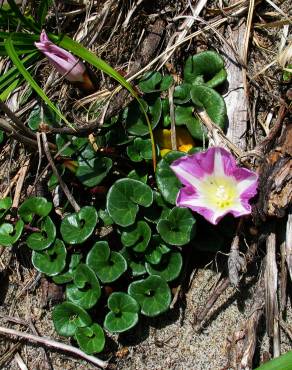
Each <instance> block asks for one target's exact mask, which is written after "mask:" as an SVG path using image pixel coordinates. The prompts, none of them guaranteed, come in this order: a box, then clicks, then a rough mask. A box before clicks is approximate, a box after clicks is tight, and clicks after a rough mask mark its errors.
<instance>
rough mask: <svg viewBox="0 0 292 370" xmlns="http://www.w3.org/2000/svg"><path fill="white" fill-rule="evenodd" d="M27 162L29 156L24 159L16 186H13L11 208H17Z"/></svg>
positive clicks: (27, 166) (27, 165)
mask: <svg viewBox="0 0 292 370" xmlns="http://www.w3.org/2000/svg"><path fill="white" fill-rule="evenodd" d="M29 163H30V158H28V159H27V160H26V162H25V163H24V165H23V166H22V167H21V169H20V173H19V177H18V181H17V184H16V187H15V192H14V198H13V203H12V208H18V205H19V200H20V195H21V190H22V186H23V183H24V179H25V176H26V174H27V171H28V169H29Z"/></svg>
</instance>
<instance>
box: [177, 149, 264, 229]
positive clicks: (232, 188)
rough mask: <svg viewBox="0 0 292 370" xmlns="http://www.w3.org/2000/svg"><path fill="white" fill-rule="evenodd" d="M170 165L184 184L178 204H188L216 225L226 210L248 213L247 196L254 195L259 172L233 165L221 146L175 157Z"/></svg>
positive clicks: (249, 209) (227, 153) (232, 159)
mask: <svg viewBox="0 0 292 370" xmlns="http://www.w3.org/2000/svg"><path fill="white" fill-rule="evenodd" d="M170 167H171V169H172V170H173V171H174V173H175V174H176V176H177V178H178V179H179V180H180V182H181V183H182V184H183V185H184V187H183V188H181V189H180V190H179V193H178V195H177V199H176V205H177V206H178V207H183V208H186V207H187V208H190V209H192V210H193V211H195V212H197V213H199V214H200V215H202V216H203V217H204V218H205V219H206V220H207V221H209V222H211V223H212V224H214V225H216V224H217V223H218V222H219V221H220V220H221V219H222V218H223V217H224V216H225V215H226V214H227V213H231V214H233V215H234V216H235V217H239V216H242V215H247V214H250V213H251V206H250V204H249V200H250V199H251V198H252V197H253V196H255V195H256V192H257V180H258V176H257V174H256V173H255V172H252V171H250V170H248V169H246V168H241V167H238V166H237V165H236V162H235V159H234V157H233V156H232V154H231V153H229V152H228V151H227V150H225V149H223V148H220V147H211V148H209V149H208V150H206V151H205V152H200V153H196V154H193V155H187V156H184V157H181V158H179V159H177V160H175V161H174V162H173V163H172V164H171V166H170Z"/></svg>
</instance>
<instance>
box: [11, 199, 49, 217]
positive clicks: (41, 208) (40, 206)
mask: <svg viewBox="0 0 292 370" xmlns="http://www.w3.org/2000/svg"><path fill="white" fill-rule="evenodd" d="M51 209H52V203H51V202H48V201H47V199H46V198H43V197H31V198H28V199H26V200H25V201H24V202H23V203H22V205H21V206H20V207H19V209H18V213H19V216H20V217H21V218H22V219H23V221H24V222H31V221H32V219H33V216H34V215H37V216H41V217H45V216H47V215H48V214H49V213H50V212H51Z"/></svg>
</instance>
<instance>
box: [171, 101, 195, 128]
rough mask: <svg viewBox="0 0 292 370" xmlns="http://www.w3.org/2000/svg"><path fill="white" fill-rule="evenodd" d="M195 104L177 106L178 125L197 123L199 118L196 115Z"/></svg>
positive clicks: (176, 120)
mask: <svg viewBox="0 0 292 370" xmlns="http://www.w3.org/2000/svg"><path fill="white" fill-rule="evenodd" d="M194 110H195V109H194V107H193V106H189V105H187V106H185V105H184V106H180V105H179V106H177V107H176V108H175V123H176V125H177V126H181V125H187V124H188V125H194V124H197V121H198V119H197V118H196V117H195V116H194Z"/></svg>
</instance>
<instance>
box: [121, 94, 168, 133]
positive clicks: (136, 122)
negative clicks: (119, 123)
mask: <svg viewBox="0 0 292 370" xmlns="http://www.w3.org/2000/svg"><path fill="white" fill-rule="evenodd" d="M144 100H145V102H146V103H145V102H144V106H145V107H147V108H148V112H149V113H150V117H149V118H150V122H151V127H152V129H154V128H155V127H156V126H157V124H158V122H159V120H160V117H161V112H162V104H161V99H160V96H159V95H157V94H151V95H148V96H146V97H145V98H144ZM147 108H146V109H147ZM124 117H125V120H126V128H127V131H128V132H129V133H130V134H132V135H135V136H144V135H147V134H148V133H149V128H148V126H147V123H146V119H145V115H144V113H143V112H142V110H141V107H140V105H139V104H138V103H137V102H136V101H134V102H132V103H131V104H130V105H129V107H127V108H126V109H125V111H124Z"/></svg>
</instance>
